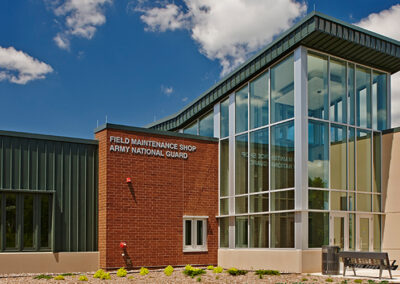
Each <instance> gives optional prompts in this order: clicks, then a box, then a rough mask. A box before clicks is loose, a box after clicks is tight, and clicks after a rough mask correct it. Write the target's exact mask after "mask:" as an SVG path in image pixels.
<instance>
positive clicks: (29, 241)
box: [23, 194, 34, 248]
mask: <svg viewBox="0 0 400 284" xmlns="http://www.w3.org/2000/svg"><path fill="white" fill-rule="evenodd" d="M33 201H34V195H33V194H25V195H24V221H23V222H24V248H33V236H34V211H33V206H34V205H33V204H34V203H33Z"/></svg>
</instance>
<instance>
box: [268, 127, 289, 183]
mask: <svg viewBox="0 0 400 284" xmlns="http://www.w3.org/2000/svg"><path fill="white" fill-rule="evenodd" d="M290 187H294V122H293V121H290V122H286V123H282V124H278V125H275V126H272V127H271V189H281V188H290Z"/></svg>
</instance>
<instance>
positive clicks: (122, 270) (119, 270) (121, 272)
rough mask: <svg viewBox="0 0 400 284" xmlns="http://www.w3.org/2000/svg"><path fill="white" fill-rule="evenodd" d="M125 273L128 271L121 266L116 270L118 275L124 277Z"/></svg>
mask: <svg viewBox="0 0 400 284" xmlns="http://www.w3.org/2000/svg"><path fill="white" fill-rule="evenodd" d="M126 274H128V272H127V271H126V270H125V269H124V268H123V267H121V268H120V269H118V270H117V276H118V277H125V276H126Z"/></svg>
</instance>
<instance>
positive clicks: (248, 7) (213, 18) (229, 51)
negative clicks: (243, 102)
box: [135, 0, 307, 75]
mask: <svg viewBox="0 0 400 284" xmlns="http://www.w3.org/2000/svg"><path fill="white" fill-rule="evenodd" d="M145 3H146V2H143V1H141V2H140V5H139V6H137V7H136V8H135V11H138V12H140V13H142V16H141V19H142V21H143V22H144V23H145V24H146V28H145V29H146V30H149V31H159V32H164V31H166V30H176V29H186V30H188V31H189V32H190V34H191V37H192V39H193V40H195V41H196V42H197V43H198V44H199V48H200V51H201V53H203V54H204V55H205V56H207V57H208V58H209V59H211V60H218V61H219V62H220V64H221V66H222V73H221V75H226V74H227V73H229V72H230V71H231V70H232V69H234V68H235V67H237V66H238V65H239V64H241V63H243V62H244V61H245V60H246V59H247V57H248V56H249V54H251V53H252V52H254V51H256V50H258V49H260V48H261V47H263V46H265V45H266V44H267V43H269V42H270V41H271V40H272V39H273V37H274V36H276V35H277V34H279V33H281V32H282V31H284V30H286V29H288V28H289V27H290V26H291V25H292V24H293V23H294V21H295V19H296V18H298V17H299V16H302V15H304V14H305V12H306V10H307V5H306V4H305V3H304V2H302V3H299V2H296V1H294V0H280V1H275V0H218V1H215V0H183V3H184V5H182V6H179V5H177V4H173V3H165V2H162V4H159V6H157V7H155V6H150V7H149V6H148V7H145Z"/></svg>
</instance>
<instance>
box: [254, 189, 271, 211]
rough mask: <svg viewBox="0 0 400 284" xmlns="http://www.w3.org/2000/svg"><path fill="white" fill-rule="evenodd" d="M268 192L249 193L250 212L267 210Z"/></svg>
mask: <svg viewBox="0 0 400 284" xmlns="http://www.w3.org/2000/svg"><path fill="white" fill-rule="evenodd" d="M268 200H269V199H268V193H265V194H252V195H250V212H251V213H254V212H268V207H269V205H268Z"/></svg>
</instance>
